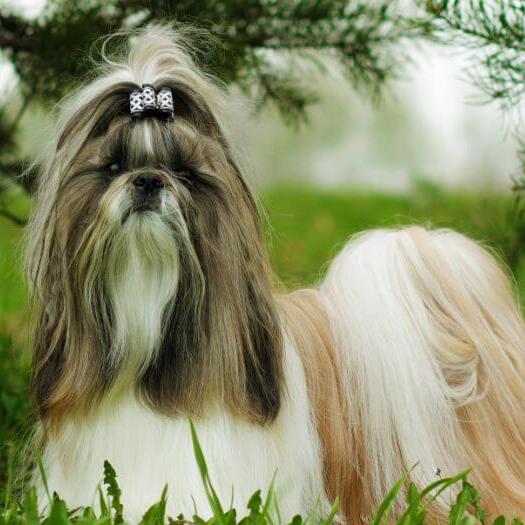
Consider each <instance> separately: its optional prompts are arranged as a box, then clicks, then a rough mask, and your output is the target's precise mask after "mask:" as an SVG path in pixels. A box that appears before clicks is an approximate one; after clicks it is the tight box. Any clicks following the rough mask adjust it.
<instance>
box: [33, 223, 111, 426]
mask: <svg viewBox="0 0 525 525" xmlns="http://www.w3.org/2000/svg"><path fill="white" fill-rule="evenodd" d="M55 233H56V232H52V233H51V234H50V235H49V237H47V238H46V242H47V244H48V246H46V249H45V254H46V260H47V262H46V264H45V267H43V268H41V269H40V271H39V272H38V273H40V274H41V275H40V279H39V286H38V288H37V289H35V288H36V287H35V286H34V285H33V289H34V291H36V292H38V295H39V304H38V310H37V312H36V319H35V323H34V326H35V329H34V337H33V361H32V374H31V387H32V391H33V395H34V399H35V402H36V405H37V410H38V413H39V415H40V417H41V419H42V421H43V422H44V423H46V424H49V425H50V426H51V427H56V425H57V424H58V423H59V421H60V420H61V416H62V415H64V414H65V413H66V412H69V411H72V410H75V411H76V412H79V410H81V411H84V412H85V411H87V410H88V409H89V407H90V406H91V405H92V404H93V402H94V401H96V400H97V399H100V397H101V396H102V395H103V393H104V392H105V390H106V388H107V387H108V386H109V385H110V384H111V383H112V381H113V379H114V375H115V373H116V370H115V368H114V367H112V366H111V365H110V363H109V355H108V352H107V349H109V347H110V320H109V318H110V311H109V302H108V300H107V294H106V293H105V292H104V290H102V289H101V288H100V287H98V288H99V289H97V291H96V293H92V294H90V297H91V302H90V303H89V304H87V303H86V302H85V300H84V296H83V295H82V290H81V288H82V287H83V286H84V284H85V283H86V282H87V280H88V279H87V277H86V273H85V272H82V271H81V272H78V271H77V270H78V268H76V267H75V268H73V266H75V265H74V264H73V263H72V260H73V257H72V254H71V250H70V249H68V247H67V246H66V247H64V246H62V245H61V244H60V243H59V242H58V241H57V239H56V235H55ZM41 250H44V249H43V248H41ZM37 253H43V252H37Z"/></svg>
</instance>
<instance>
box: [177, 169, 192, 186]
mask: <svg viewBox="0 0 525 525" xmlns="http://www.w3.org/2000/svg"><path fill="white" fill-rule="evenodd" d="M175 177H176V178H177V180H179V181H180V182H182V184H184V186H193V185H194V183H195V176H194V174H193V173H192V172H191V171H190V170H188V169H185V168H183V169H179V170H177V171H175Z"/></svg>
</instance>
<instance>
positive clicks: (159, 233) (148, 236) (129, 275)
mask: <svg viewBox="0 0 525 525" xmlns="http://www.w3.org/2000/svg"><path fill="white" fill-rule="evenodd" d="M179 271H180V263H179V249H178V246H177V244H176V242H175V239H174V233H173V230H172V229H171V227H170V226H169V225H168V224H167V223H166V221H165V220H164V219H163V218H162V216H161V215H160V214H159V213H157V212H136V213H133V214H131V215H130V216H129V217H128V218H127V219H126V221H125V222H124V224H123V225H122V227H121V228H120V229H119V230H118V231H117V233H116V235H115V237H114V238H113V239H112V241H111V246H110V249H109V253H108V256H107V262H106V265H105V270H104V280H105V284H106V287H107V290H108V295H109V300H110V304H111V310H112V312H113V336H112V347H111V357H112V360H113V364H114V365H116V364H119V363H120V364H121V365H122V366H123V367H124V369H125V370H129V371H130V372H131V373H133V374H136V373H137V372H139V371H143V369H144V367H145V366H146V365H147V364H149V363H150V362H151V360H152V358H153V357H154V356H155V354H156V352H157V351H158V349H159V346H160V343H161V338H162V335H163V326H164V322H163V320H164V319H165V317H167V316H169V315H170V309H171V308H172V307H173V304H174V302H175V296H176V292H177V286H178V282H179Z"/></svg>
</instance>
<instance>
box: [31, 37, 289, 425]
mask: <svg viewBox="0 0 525 525" xmlns="http://www.w3.org/2000/svg"><path fill="white" fill-rule="evenodd" d="M183 40H184V35H183V33H181V32H180V31H179V33H178V34H177V36H176V38H174V37H173V34H172V33H171V32H169V31H168V30H167V29H165V28H159V27H157V28H155V29H150V30H149V32H148V33H147V36H138V37H137V39H136V41H135V43H134V46H133V51H132V53H131V55H130V56H129V59H128V62H127V64H126V65H115V64H111V65H108V64H106V67H105V69H104V71H103V72H102V74H103V76H102V78H100V79H99V80H97V81H95V82H94V83H92V84H90V85H89V86H88V87H87V88H85V89H83V90H82V91H80V92H78V93H76V94H75V96H74V97H72V99H71V100H70V101H69V102H68V103H67V104H66V105H65V107H64V109H63V111H62V113H61V119H60V122H59V127H58V131H57V137H58V140H57V142H56V144H55V146H54V149H55V151H54V153H53V155H52V157H51V159H50V160H49V162H48V164H47V166H46V167H45V169H44V173H43V176H42V179H41V182H40V187H39V192H38V197H37V201H38V203H37V206H36V213H35V215H34V217H33V220H32V221H31V225H30V227H29V229H28V231H29V251H28V258H27V261H28V264H27V266H28V275H29V280H30V283H31V289H32V291H33V293H34V294H35V295H36V298H37V299H38V302H39V304H40V305H41V306H40V310H39V313H38V322H37V326H36V331H35V334H36V339H35V352H34V356H35V357H34V367H33V388H34V393H35V397H36V400H37V404H38V407H39V411H40V414H41V416H42V418H43V419H44V421H49V422H54V423H57V422H58V421H59V419H60V417H61V416H63V415H64V414H66V413H82V412H85V410H86V409H88V408H89V407H91V406H92V405H93V403H94V402H96V401H97V400H100V399H101V397H102V396H104V394H106V393H107V392H108V389H110V388H111V387H112V386H114V384H115V382H116V381H117V378H118V376H119V373H121V372H122V370H124V369H125V370H127V371H128V372H129V374H131V376H133V378H135V377H136V376H137V375H138V376H139V379H138V381H137V385H136V386H137V389H138V390H139V391H140V394H141V396H142V397H143V398H144V400H146V401H147V402H148V403H150V404H151V406H153V407H154V408H155V409H156V410H160V411H162V412H165V413H167V414H172V415H174V414H176V413H179V412H183V413H186V414H188V413H189V414H199V413H200V411H201V409H202V406H203V404H205V403H207V402H210V400H213V402H224V403H225V404H226V405H227V406H229V407H230V408H231V409H232V410H235V411H237V412H239V413H241V414H248V415H249V417H250V418H252V419H254V420H256V421H259V422H262V423H264V422H269V421H272V420H273V419H274V417H275V416H276V414H277V413H278V411H279V403H280V398H281V389H282V380H281V375H282V371H281V361H282V358H281V352H282V335H281V330H280V328H279V323H278V316H277V313H276V307H275V304H274V298H273V295H272V289H271V273H270V270H269V266H268V262H267V257H266V253H265V251H264V248H263V245H262V239H261V226H260V220H259V216H258V211H257V207H256V204H255V202H254V199H253V198H252V195H251V193H250V191H249V190H248V188H247V186H246V183H245V182H244V179H243V177H242V175H241V173H240V168H239V163H238V162H237V161H236V159H235V156H234V152H233V150H232V148H231V147H230V146H229V143H228V139H227V137H226V134H225V132H224V129H223V126H222V124H221V122H222V114H221V112H222V110H223V106H224V103H223V98H224V95H223V93H222V90H221V89H219V87H217V86H216V85H215V83H214V82H212V81H211V80H210V79H209V78H207V77H205V76H204V75H203V74H202V73H200V72H199V70H198V68H197V67H196V66H195V65H194V63H193V62H192V60H191V58H190V57H189V55H188V54H187V53H186V52H184V51H183V50H182V47H181V46H183V43H181V42H182V41H183ZM144 82H149V83H151V84H154V85H155V86H168V87H170V88H171V89H172V91H173V95H174V99H175V108H176V113H177V117H176V119H175V122H173V123H168V122H161V121H158V120H156V119H153V118H151V119H144V120H141V121H131V120H130V118H129V117H128V115H129V104H128V99H129V93H130V91H132V90H133V89H135V88H137V87H140V85H141V84H142V83H144ZM112 164H117V165H118V166H119V170H120V171H119V172H118V173H117V174H113V173H111V172H108V168H107V167H108V166H111V165H112ZM146 170H147V171H148V172H151V171H152V170H153V171H154V172H155V173H156V174H158V176H159V177H160V178H162V181H163V183H164V184H165V191H164V193H165V195H164V197H163V201H162V202H161V204H160V205H161V207H162V210H161V211H162V213H160V214H155V215H153V214H148V213H146V214H141V216H140V217H138V216H136V215H135V214H133V211H134V210H133V202H132V198H131V197H130V195H129V188H128V186H129V184H130V181H131V180H132V179H133V178H134V177H137V176H140V174H141V173H142V172H144V171H146ZM144 276H149V277H151V279H150V280H147V279H146V282H147V283H148V285H147V286H148V287H149V289H144V290H140V289H139V290H137V289H136V287H137V286H139V284H138V282H139V281H140V279H141V278H143V277H144ZM126 290H127V291H128V292H127V293H128V295H130V294H131V292H130V290H133V292H134V294H135V299H132V298H131V296H129V297H126V296H125V294H126ZM128 299H129V300H131V301H133V300H134V301H143V307H142V308H140V305H137V308H135V310H134V311H129V308H128V306H129V305H127V304H125V303H126V301H127V300H128ZM144 319H146V322H144ZM135 327H136V328H137V333H134V328H135ZM144 327H147V328H146V331H144ZM137 348H140V354H139V353H138V352H139V351H138V350H136V349H137Z"/></svg>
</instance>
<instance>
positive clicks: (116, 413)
mask: <svg viewBox="0 0 525 525" xmlns="http://www.w3.org/2000/svg"><path fill="white" fill-rule="evenodd" d="M286 353H287V359H286V377H287V393H286V395H285V399H284V402H283V407H282V409H281V411H280V413H279V416H278V418H277V420H276V421H275V422H274V423H273V424H272V425H271V426H270V427H268V428H263V427H261V426H258V425H254V424H251V423H248V422H246V421H243V420H240V419H238V418H234V417H233V416H231V415H230V414H228V413H226V412H225V411H223V410H221V409H220V408H217V409H214V410H210V412H209V415H208V416H207V417H205V418H202V419H199V420H197V421H195V425H196V429H197V433H198V436H199V441H200V443H201V446H202V448H203V450H204V453H205V456H206V460H207V462H208V466H209V469H210V475H211V478H212V482H213V483H214V486H215V488H216V490H217V492H218V494H219V496H220V498H221V500H222V502H223V504H224V505H225V506H226V507H228V505H229V503H230V501H231V500H232V495H233V504H234V506H235V507H236V508H237V511H238V513H240V514H242V513H244V511H245V508H246V503H247V502H248V499H249V497H250V496H251V495H252V494H253V493H254V492H255V491H256V490H257V489H261V490H262V491H263V494H264V492H265V491H266V490H267V489H268V487H269V486H270V483H271V481H272V478H273V477H274V475H275V486H276V494H277V501H278V504H279V510H280V512H281V515H282V517H283V519H289V518H291V517H292V516H293V515H294V514H296V513H307V512H309V511H311V510H312V508H313V507H315V505H316V503H317V502H319V501H321V502H323V503H324V501H325V498H324V492H323V483H322V467H321V460H320V453H319V444H318V439H317V434H316V431H315V428H314V427H313V424H312V418H311V413H310V404H309V402H308V395H307V391H306V384H305V378H304V372H303V368H302V364H301V362H300V360H299V358H298V357H297V355H296V353H295V351H294V350H293V349H291V348H290V347H288V348H287V350H286ZM106 459H107V460H109V461H110V462H111V464H112V465H113V466H114V468H115V469H116V471H117V475H118V481H119V484H120V486H121V489H122V494H123V502H124V508H125V516H126V518H127V519H128V520H129V521H130V522H131V523H136V522H138V521H139V520H140V518H141V516H142V515H143V513H144V512H145V511H146V510H147V508H148V507H149V506H150V505H151V504H153V503H155V502H157V501H158V500H159V499H160V495H161V492H162V490H163V487H164V486H165V485H166V484H167V485H168V514H169V515H171V516H173V517H176V516H177V515H178V514H180V513H181V512H182V513H184V515H185V516H186V517H191V516H193V514H194V512H195V507H196V509H197V512H198V513H199V514H200V515H201V516H203V517H205V516H207V515H209V512H210V511H209V507H208V504H207V500H206V497H205V493H204V490H203V486H202V482H201V479H200V476H199V473H198V469H197V464H196V461H195V458H194V454H193V449H192V444H191V436H190V428H189V422H188V420H187V419H186V418H183V417H179V418H168V417H165V416H161V415H159V414H156V413H154V412H152V411H151V410H149V409H148V408H146V407H144V406H143V405H141V404H140V403H139V402H138V401H137V400H136V398H135V396H134V395H131V394H130V395H127V396H124V397H123V398H121V399H120V400H119V401H118V402H112V403H111V404H110V403H107V404H106V405H105V406H103V407H101V408H100V409H99V410H98V411H97V412H96V414H94V415H93V416H92V417H91V418H90V419H88V420H84V421H83V422H82V423H74V422H69V423H67V424H66V426H65V428H64V430H63V432H62V433H61V434H60V436H59V437H58V438H56V439H53V440H51V441H49V442H48V444H47V446H46V450H45V453H44V466H45V469H46V474H47V478H48V484H49V489H50V491H56V492H57V493H58V494H59V495H60V496H61V497H62V498H64V499H65V500H66V501H67V502H68V504H69V505H70V506H71V507H75V506H85V505H92V504H94V503H95V502H96V500H97V486H98V485H99V484H100V483H101V480H102V468H103V462H104V460H106Z"/></svg>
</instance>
